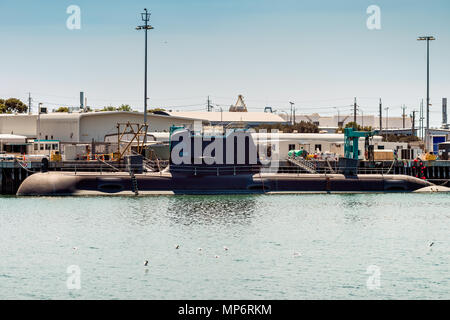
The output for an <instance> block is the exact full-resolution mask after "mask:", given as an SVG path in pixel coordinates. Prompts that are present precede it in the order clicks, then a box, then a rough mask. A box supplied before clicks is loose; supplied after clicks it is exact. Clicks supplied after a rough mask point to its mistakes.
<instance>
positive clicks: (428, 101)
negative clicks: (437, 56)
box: [417, 36, 436, 149]
mask: <svg viewBox="0 0 450 320" xmlns="http://www.w3.org/2000/svg"><path fill="white" fill-rule="evenodd" d="M417 40H418V41H426V42H427V108H426V110H427V111H426V112H427V129H426V132H425V139H426V141H425V148H426V149H428V134H429V130H430V41H433V40H436V38H435V37H433V36H425V37H419V38H417Z"/></svg>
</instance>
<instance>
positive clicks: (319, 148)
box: [314, 144, 322, 151]
mask: <svg viewBox="0 0 450 320" xmlns="http://www.w3.org/2000/svg"><path fill="white" fill-rule="evenodd" d="M314 150H315V151H317V150H319V151H322V145H321V144H316V145H315V146H314Z"/></svg>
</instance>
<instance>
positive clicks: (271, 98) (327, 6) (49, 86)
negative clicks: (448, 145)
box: [0, 0, 450, 125]
mask: <svg viewBox="0 0 450 320" xmlns="http://www.w3.org/2000/svg"><path fill="white" fill-rule="evenodd" d="M71 4H76V5H78V6H80V8H81V20H82V21H81V30H68V29H67V28H66V20H67V18H68V16H69V15H68V14H67V13H66V9H67V7H68V6H69V5H71ZM372 4H375V5H378V6H379V7H380V8H381V27H382V29H381V30H373V31H371V30H368V29H367V27H366V20H367V18H368V15H367V13H366V9H367V7H368V6H369V5H372ZM144 7H146V8H148V9H149V10H150V11H151V12H152V16H151V24H152V25H153V26H154V27H155V29H154V30H152V31H151V33H150V37H149V41H150V46H149V52H150V53H149V97H150V105H151V106H163V107H167V106H169V107H170V108H171V109H173V110H204V109H205V107H204V105H205V102H206V97H207V95H210V96H211V98H212V100H213V103H215V104H220V105H223V106H224V107H225V106H228V105H230V104H232V103H234V102H235V100H236V97H237V95H238V94H243V95H244V97H245V100H246V102H247V105H248V107H249V108H250V110H254V111H257V110H260V111H262V110H263V108H264V106H266V105H269V106H273V107H274V108H275V109H278V110H282V109H284V110H288V108H289V103H288V102H289V101H294V102H296V106H297V110H298V111H297V113H302V112H307V113H311V112H319V113H321V114H324V115H327V114H328V115H331V114H336V113H337V111H336V110H335V109H334V108H332V107H337V106H339V107H340V112H341V114H343V113H347V112H348V111H349V110H350V107H349V106H350V104H351V103H352V101H353V97H358V102H359V105H360V106H361V108H362V110H363V111H364V113H365V114H376V112H377V108H378V107H377V105H378V97H382V98H383V102H384V104H385V106H389V107H390V111H389V115H397V116H400V114H401V108H400V107H401V105H402V104H406V105H407V107H408V109H407V113H408V114H409V113H410V111H412V110H413V109H417V110H418V108H419V103H420V100H421V99H422V98H424V96H425V94H426V91H425V90H426V86H425V85H426V81H425V80H426V46H425V42H418V41H416V38H417V36H419V35H428V34H430V35H434V36H435V37H436V38H437V41H434V42H432V44H431V99H432V103H433V106H432V113H431V115H432V121H431V122H432V125H439V124H440V121H441V116H440V115H441V114H440V111H441V99H442V97H449V98H450V59H449V55H450V1H448V0H430V1H414V0H411V1H404V0H371V1H366V0H341V1H334V0H318V1H309V0H308V1H302V0H279V1H274V0H271V1H269V0H153V1H143V0H128V1H120V2H119V1H103V0H96V1H91V0H71V1H65V0H59V1H50V0H48V1H36V0H14V1H13V0H1V2H0V14H1V17H2V18H1V20H0V39H1V43H2V50H1V56H0V57H1V59H0V61H1V62H0V63H1V65H0V70H1V77H0V97H10V96H14V97H19V98H21V99H22V100H26V97H27V92H31V93H32V96H33V98H34V102H35V103H37V102H46V103H53V104H55V105H50V104H49V105H48V106H49V107H50V108H53V107H56V105H77V104H78V101H79V98H78V94H79V92H80V91H85V92H86V95H87V97H88V104H89V105H92V106H94V107H96V108H98V107H102V106H105V105H110V104H112V105H120V104H122V103H126V104H130V105H132V106H133V107H134V108H135V109H138V110H142V109H143V98H142V97H143V78H144V75H143V58H144V52H143V51H144V50H143V49H144V48H143V45H144V34H143V32H142V31H136V30H135V29H134V28H135V26H136V25H138V24H141V21H140V15H139V13H140V12H142V10H143V8H144Z"/></svg>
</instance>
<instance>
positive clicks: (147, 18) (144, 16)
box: [136, 9, 154, 144]
mask: <svg viewBox="0 0 450 320" xmlns="http://www.w3.org/2000/svg"><path fill="white" fill-rule="evenodd" d="M144 11H145V12H143V13H141V17H142V21H144V22H145V25H143V26H138V27H136V30H145V80H144V125H145V126H147V100H148V98H147V31H148V30H152V29H154V28H153V27H152V26H151V25H149V24H148V22H149V21H150V13H148V12H147V9H144ZM145 143H147V134H146V135H145V136H144V144H145Z"/></svg>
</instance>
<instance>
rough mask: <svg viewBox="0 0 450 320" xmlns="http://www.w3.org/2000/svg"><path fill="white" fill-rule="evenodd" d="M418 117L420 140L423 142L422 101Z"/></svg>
mask: <svg viewBox="0 0 450 320" xmlns="http://www.w3.org/2000/svg"><path fill="white" fill-rule="evenodd" d="M419 116H420V119H419V126H420V128H419V129H420V138H421V139H422V140H423V139H424V133H423V120H424V118H423V99H422V101H421V102H420V112H419Z"/></svg>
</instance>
